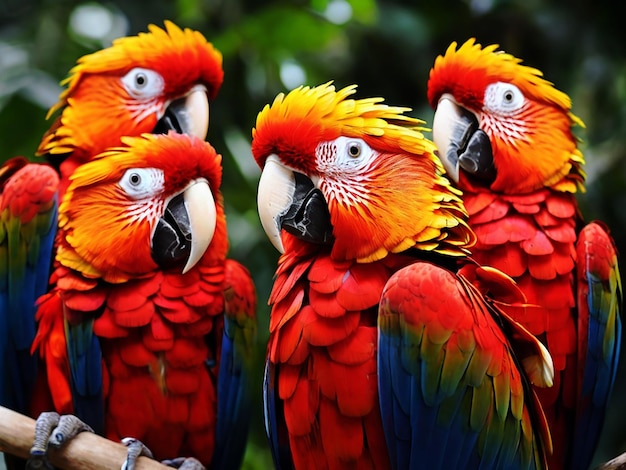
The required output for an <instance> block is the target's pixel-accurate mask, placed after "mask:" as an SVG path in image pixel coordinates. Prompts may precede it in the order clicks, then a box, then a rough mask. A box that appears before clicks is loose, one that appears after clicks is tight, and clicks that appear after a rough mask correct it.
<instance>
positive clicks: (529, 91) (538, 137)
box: [428, 39, 622, 469]
mask: <svg viewBox="0 0 626 470" xmlns="http://www.w3.org/2000/svg"><path fill="white" fill-rule="evenodd" d="M497 48H498V46H497V45H490V46H486V47H481V46H480V45H479V44H476V43H475V41H474V40H473V39H470V40H469V41H467V42H466V43H465V44H463V45H462V46H460V47H458V48H457V45H456V43H453V44H452V45H451V46H450V47H449V48H448V50H447V51H446V53H445V55H443V56H440V57H438V58H437V59H436V61H435V64H434V67H433V68H432V70H431V72H430V79H429V82H428V99H429V101H430V104H431V105H432V106H433V107H434V108H435V109H436V113H435V117H434V123H433V136H434V141H435V143H436V144H437V146H438V147H439V153H440V158H441V159H442V162H443V164H444V166H445V167H446V169H447V171H448V174H449V175H450V176H451V177H452V178H453V179H454V180H455V181H456V182H457V183H458V187H459V188H460V189H462V190H463V194H464V195H463V200H464V203H465V205H466V207H467V210H468V212H469V216H470V218H469V223H470V225H471V226H472V228H473V229H474V231H475V232H476V235H477V237H478V242H477V244H476V245H475V246H474V248H473V249H472V253H473V256H474V257H475V259H476V260H477V261H478V262H479V263H481V264H483V265H489V266H494V267H496V268H499V269H501V270H502V271H504V272H505V273H507V274H509V275H510V276H512V277H513V278H514V279H515V281H516V282H517V283H518V285H519V286H520V288H521V289H522V290H523V292H524V293H525V295H526V297H527V300H528V303H529V304H531V305H532V306H527V307H525V308H517V307H515V308H507V309H506V310H507V312H508V313H509V314H510V315H511V316H512V317H513V318H514V319H515V320H517V321H519V322H520V323H522V324H523V325H524V326H525V327H526V328H527V329H528V330H529V331H530V332H531V333H533V334H534V335H536V336H537V337H538V338H540V339H541V340H542V341H543V342H544V343H545V345H546V347H547V348H548V350H549V351H550V354H551V355H552V358H553V360H554V367H555V369H556V374H555V383H554V386H553V387H551V388H546V389H542V390H537V393H538V395H539V398H540V400H541V403H542V405H543V408H544V411H545V413H546V415H547V419H548V422H549V426H550V430H551V432H552V436H553V438H554V454H553V456H552V457H551V458H550V464H551V465H550V468H568V469H574V468H584V469H586V468H588V467H589V465H590V463H591V459H592V457H593V453H594V450H595V448H596V445H597V442H598V437H599V434H600V430H601V428H602V424H603V421H604V416H605V413H606V407H607V403H608V399H609V396H610V394H611V390H612V387H613V382H614V380H615V373H616V370H617V362H618V357H619V350H620V341H621V320H620V311H621V301H622V287H621V280H620V275H619V270H618V265H617V254H616V250H615V245H614V243H613V240H612V239H611V237H610V235H609V234H608V231H607V229H606V227H605V226H604V225H603V224H602V223H601V222H592V223H589V224H587V225H585V226H583V225H584V222H583V220H582V217H581V214H580V212H579V209H578V206H577V203H576V196H575V194H576V191H577V190H583V189H584V187H583V182H584V178H585V173H584V171H583V168H582V167H583V165H584V159H583V155H582V153H581V151H580V150H579V149H578V139H577V138H576V137H575V135H574V134H573V132H572V127H574V126H576V125H580V126H582V125H583V124H582V122H581V121H580V119H579V118H577V117H576V116H574V115H573V114H572V112H571V100H570V98H569V97H568V96H567V95H566V94H565V93H563V92H561V91H559V90H557V89H556V88H554V86H553V85H552V83H550V82H548V81H546V80H545V79H544V78H542V73H541V72H540V71H539V70H537V69H534V68H531V67H528V66H525V65H522V64H521V60H520V59H518V58H515V57H513V56H512V55H510V54H507V53H505V52H502V51H498V50H497Z"/></svg>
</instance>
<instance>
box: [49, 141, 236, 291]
mask: <svg viewBox="0 0 626 470" xmlns="http://www.w3.org/2000/svg"><path fill="white" fill-rule="evenodd" d="M122 141H123V143H124V144H125V146H123V147H118V148H113V149H110V150H108V151H106V152H103V153H102V154H100V155H98V156H97V157H95V158H94V159H93V160H92V161H90V162H88V163H85V164H83V165H81V166H79V167H78V168H77V169H76V171H75V172H74V174H72V176H71V177H70V184H69V186H68V189H67V192H66V193H65V197H64V198H63V201H62V203H61V204H60V206H59V233H60V235H59V241H60V245H59V249H58V252H57V261H58V262H59V263H60V264H61V265H63V266H65V267H68V268H70V269H73V270H76V271H79V272H80V273H81V274H83V275H84V276H87V277H93V278H103V279H104V280H106V281H108V282H113V283H118V282H125V281H126V280H128V279H130V278H133V277H141V276H145V275H148V274H150V273H152V272H154V271H156V270H157V269H158V266H157V265H156V263H155V262H154V261H153V260H152V257H151V251H150V250H151V247H150V240H151V237H152V234H153V232H154V229H155V224H156V222H157V220H158V219H159V218H160V217H161V216H162V215H163V211H164V208H165V206H166V205H167V203H168V201H169V200H171V198H172V197H173V196H175V195H177V194H180V193H181V192H182V191H183V190H184V189H185V188H186V187H187V186H188V185H189V184H190V183H191V182H192V181H196V180H201V179H203V180H206V181H207V182H208V186H209V188H210V190H211V193H212V195H213V199H214V200H215V203H216V206H217V208H216V209H217V227H216V232H215V236H214V238H213V242H212V243H211V246H210V247H209V249H208V250H207V254H206V256H212V257H215V258H220V259H223V257H224V256H225V254H226V249H227V241H226V227H225V218H224V213H223V207H222V199H221V196H220V193H219V187H220V184H221V177H222V169H221V156H220V155H219V154H217V153H216V152H215V150H214V149H213V147H212V146H211V145H210V144H209V143H207V142H204V141H202V140H200V139H198V138H195V137H191V136H186V135H181V134H176V133H170V134H168V135H152V134H144V135H142V136H140V137H124V138H123V139H122ZM137 170H139V172H137ZM132 172H136V173H137V174H139V175H140V176H141V178H142V179H143V183H142V184H143V186H141V192H135V193H132V192H130V191H129V190H128V183H125V182H124V181H127V180H128V178H127V177H128V175H129V174H132ZM146 183H148V184H146Z"/></svg>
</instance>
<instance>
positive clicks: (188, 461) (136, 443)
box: [121, 437, 206, 470]
mask: <svg viewBox="0 0 626 470" xmlns="http://www.w3.org/2000/svg"><path fill="white" fill-rule="evenodd" d="M122 444H124V445H125V446H126V447H127V448H128V454H127V456H126V461H125V462H124V464H123V465H122V468H121V470H134V468H135V465H136V464H137V459H138V458H139V457H140V456H142V455H143V456H145V457H148V458H149V459H153V460H154V456H153V455H152V452H151V451H150V449H148V447H146V445H145V444H144V443H143V442H141V441H140V440H139V439H135V438H133V437H125V438H124V439H122ZM161 463H162V464H163V465H166V466H168V467H172V468H178V469H179V470H206V468H205V467H204V465H202V464H201V463H200V462H199V461H198V460H196V459H194V458H187V457H177V458H175V459H171V460H163V461H161Z"/></svg>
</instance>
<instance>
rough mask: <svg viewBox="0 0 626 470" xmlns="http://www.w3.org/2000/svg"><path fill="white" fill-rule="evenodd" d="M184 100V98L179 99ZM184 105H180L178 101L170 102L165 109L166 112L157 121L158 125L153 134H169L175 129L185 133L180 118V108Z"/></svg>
mask: <svg viewBox="0 0 626 470" xmlns="http://www.w3.org/2000/svg"><path fill="white" fill-rule="evenodd" d="M178 101H182V100H178ZM180 106H182V104H181V105H178V106H177V103H176V101H175V102H173V103H172V104H170V105H169V106H168V107H167V109H166V110H165V114H164V115H163V117H162V118H161V119H159V120H158V121H157V123H156V126H155V127H154V129H153V130H152V133H153V134H167V133H168V132H169V131H175V132H177V133H179V134H183V133H184V132H183V128H182V126H181V124H180V122H179V120H178V113H177V110H178V108H179V107H180Z"/></svg>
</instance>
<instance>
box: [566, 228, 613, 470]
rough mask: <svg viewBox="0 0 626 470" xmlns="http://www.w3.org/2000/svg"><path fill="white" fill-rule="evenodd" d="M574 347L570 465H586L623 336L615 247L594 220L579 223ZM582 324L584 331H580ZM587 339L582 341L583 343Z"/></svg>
mask: <svg viewBox="0 0 626 470" xmlns="http://www.w3.org/2000/svg"><path fill="white" fill-rule="evenodd" d="M577 259H578V266H577V269H578V282H579V285H578V291H579V292H578V315H579V325H582V327H581V328H580V331H579V334H580V335H581V339H582V342H583V344H582V345H581V346H579V350H580V351H581V354H584V356H582V355H581V356H580V357H579V360H580V361H581V364H582V383H581V384H580V386H579V389H580V390H579V394H580V395H579V399H578V400H579V401H578V407H577V414H576V431H575V434H574V442H573V446H572V448H573V453H572V459H571V468H572V469H586V468H588V467H589V465H590V463H591V461H592V459H593V454H594V452H595V449H596V447H597V443H598V440H599V438H600V433H601V431H602V426H603V425H604V420H605V417H606V409H607V405H608V402H609V398H610V396H611V393H612V391H613V385H614V384H615V375H616V373H617V369H618V360H619V357H620V350H621V341H622V322H621V308H622V286H621V278H620V274H619V268H618V265H617V252H616V250H615V246H614V244H613V241H612V239H611V238H610V236H609V234H608V233H607V231H606V229H605V228H604V227H603V226H602V225H601V224H599V223H591V224H588V225H587V226H585V227H584V228H583V230H582V231H581V233H580V234H579V239H578V243H577ZM585 327H586V328H587V330H586V331H585ZM585 342H586V344H584V343H585Z"/></svg>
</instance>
